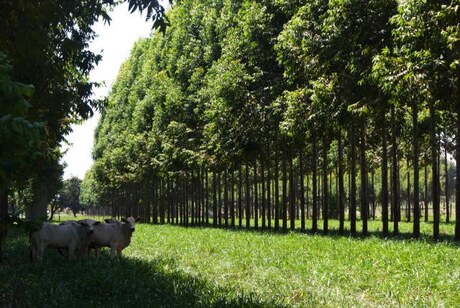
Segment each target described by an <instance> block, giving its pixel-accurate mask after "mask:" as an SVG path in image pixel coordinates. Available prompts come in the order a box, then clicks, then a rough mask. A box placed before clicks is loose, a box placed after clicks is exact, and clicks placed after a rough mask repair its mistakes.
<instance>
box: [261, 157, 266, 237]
mask: <svg viewBox="0 0 460 308" xmlns="http://www.w3.org/2000/svg"><path fill="white" fill-rule="evenodd" d="M260 174H261V179H260V181H261V185H262V196H261V199H262V200H261V201H262V212H261V216H262V230H265V229H266V228H267V221H266V211H267V205H266V203H265V193H266V191H265V164H264V159H261V160H260Z"/></svg>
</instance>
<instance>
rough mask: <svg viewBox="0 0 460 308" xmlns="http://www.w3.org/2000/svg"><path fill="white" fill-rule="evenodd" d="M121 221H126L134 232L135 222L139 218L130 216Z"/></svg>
mask: <svg viewBox="0 0 460 308" xmlns="http://www.w3.org/2000/svg"><path fill="white" fill-rule="evenodd" d="M121 221H122V222H124V223H125V224H126V225H127V226H128V228H129V230H130V231H131V232H134V231H135V230H136V228H135V226H134V224H135V222H136V221H137V219H134V217H132V216H130V217H126V218H122V219H121Z"/></svg>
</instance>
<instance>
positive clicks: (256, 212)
mask: <svg viewBox="0 0 460 308" xmlns="http://www.w3.org/2000/svg"><path fill="white" fill-rule="evenodd" d="M257 185H258V180H257V159H254V228H255V229H256V230H257V229H258V228H259V193H258V189H257Z"/></svg>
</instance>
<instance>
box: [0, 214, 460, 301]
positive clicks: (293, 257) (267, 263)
mask: <svg viewBox="0 0 460 308" xmlns="http://www.w3.org/2000/svg"><path fill="white" fill-rule="evenodd" d="M309 223H311V222H309ZM336 223H337V222H336V221H331V229H334V228H335V224H336ZM298 226H300V225H298ZM309 226H310V225H307V227H309ZM319 226H320V227H321V226H322V224H319ZM422 226H423V230H425V228H426V229H427V230H428V231H427V232H428V234H431V229H430V228H431V227H432V225H431V224H422ZM337 227H338V224H337ZM379 227H380V228H381V222H375V223H374V222H370V228H369V229H371V228H372V230H374V229H375V228H379ZM359 228H360V227H359ZM359 228H358V230H359ZM411 228H412V225H411V224H407V223H401V224H400V229H401V231H402V232H405V230H407V231H408V232H409V231H411V230H412V229H411ZM443 228H447V231H446V233H448V234H450V229H451V228H453V226H452V225H445V224H443ZM442 230H444V229H442ZM459 279H460V252H459V249H458V247H457V246H456V245H455V244H454V243H452V242H450V241H443V242H439V243H436V242H434V241H432V240H430V239H429V237H424V238H422V239H420V240H413V239H406V237H404V236H401V237H396V238H389V239H384V238H382V237H380V235H379V234H378V233H377V236H374V235H371V236H370V237H368V238H365V239H364V238H361V237H358V238H351V237H349V236H338V235H337V233H336V232H331V234H329V235H328V236H324V235H320V234H319V235H315V234H310V233H307V234H302V233H299V232H289V233H287V234H275V233H273V232H269V231H266V232H259V231H253V230H252V231H244V230H243V231H239V230H225V229H212V228H204V227H202V228H198V227H197V228H184V227H179V226H171V225H147V224H140V225H138V226H137V228H136V232H135V233H134V235H133V240H132V244H131V245H130V246H129V247H128V248H127V249H125V251H124V258H123V259H122V260H116V261H111V260H110V259H109V257H108V254H107V252H105V253H104V254H103V256H101V257H100V258H99V259H96V258H95V257H90V258H89V259H86V260H82V261H74V262H68V261H65V260H63V259H62V257H61V256H60V255H59V254H58V253H57V252H56V251H52V250H50V251H47V253H46V255H45V261H44V263H43V264H31V263H30V262H29V261H28V247H27V241H26V236H25V235H24V234H20V233H18V232H17V231H14V232H13V234H12V235H11V236H10V237H9V239H8V242H7V247H6V265H4V266H2V267H1V268H0V296H1V297H0V303H1V304H2V305H5V304H14V305H18V306H54V307H56V306H60V305H64V304H66V305H70V306H74V305H80V304H85V303H89V304H90V305H91V306H98V305H103V306H114V305H115V306H123V307H125V306H134V305H140V306H180V307H183V306H241V305H243V306H270V307H272V306H297V307H311V306H333V307H336V306H374V305H385V306H426V305H427V306H455V305H457V303H458V302H459V301H460V292H459V291H460V284H459V283H458V281H459Z"/></svg>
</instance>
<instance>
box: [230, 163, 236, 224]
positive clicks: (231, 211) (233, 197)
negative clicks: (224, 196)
mask: <svg viewBox="0 0 460 308" xmlns="http://www.w3.org/2000/svg"><path fill="white" fill-rule="evenodd" d="M230 187H231V188H230V189H231V201H230V218H231V227H232V229H235V223H236V222H235V220H236V219H235V168H232V176H231V183H230Z"/></svg>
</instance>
